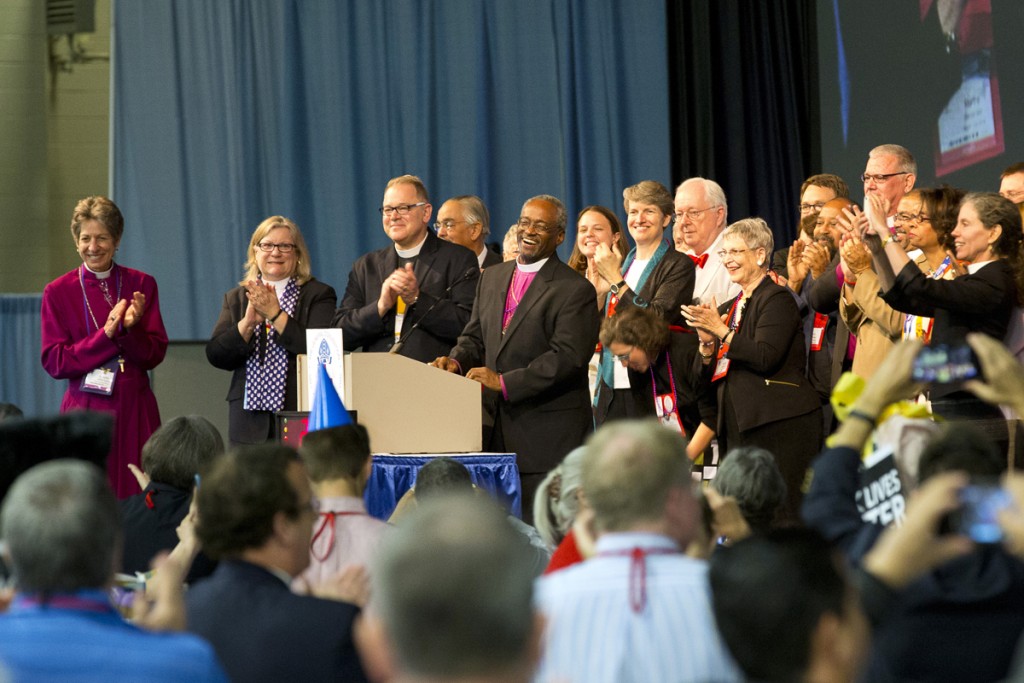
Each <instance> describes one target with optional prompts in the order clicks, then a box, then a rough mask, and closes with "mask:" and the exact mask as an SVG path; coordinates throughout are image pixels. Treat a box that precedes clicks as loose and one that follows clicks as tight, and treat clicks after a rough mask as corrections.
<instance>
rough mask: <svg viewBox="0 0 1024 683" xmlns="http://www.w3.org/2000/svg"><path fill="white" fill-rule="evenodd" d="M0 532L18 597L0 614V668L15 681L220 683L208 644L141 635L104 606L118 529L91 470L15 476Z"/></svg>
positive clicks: (61, 466)
mask: <svg viewBox="0 0 1024 683" xmlns="http://www.w3.org/2000/svg"><path fill="white" fill-rule="evenodd" d="M2 534H3V539H4V541H5V542H6V544H7V550H6V557H5V562H8V563H9V566H10V567H11V569H12V570H13V579H14V582H15V585H16V589H17V595H16V596H15V599H14V603H13V605H12V606H11V609H10V611H9V612H7V613H6V614H3V615H0V661H2V662H3V664H4V665H5V666H6V667H7V669H8V670H9V672H10V673H11V674H12V679H13V680H15V681H62V680H64V681H71V680H76V681H84V680H88V681H115V682H116V681H148V682H153V681H156V682H162V681H166V682H167V683H171V682H172V681H226V680H227V679H226V678H225V676H224V672H223V671H222V670H221V668H220V666H219V665H218V663H217V659H216V657H215V656H214V653H213V650H212V649H211V648H210V646H209V645H208V644H207V643H205V642H203V641H202V640H200V639H199V638H196V637H195V636H192V635H185V634H154V633H146V632H144V631H142V630H141V629H139V628H137V627H136V626H133V625H132V624H128V623H126V622H125V621H124V619H122V617H121V615H120V614H119V613H118V612H117V610H115V609H114V607H113V606H112V605H111V602H110V598H109V597H108V594H107V588H109V586H110V585H111V583H112V582H113V573H114V567H115V566H118V565H119V564H120V562H121V559H120V557H119V554H120V547H121V541H122V536H121V524H120V518H119V514H118V508H117V501H116V499H115V498H114V492H113V491H111V490H110V487H109V485H108V484H107V481H106V476H105V475H104V473H103V472H101V471H100V469H99V468H98V467H96V466H95V465H92V464H89V463H86V462H82V461H78V460H54V461H51V462H47V463H44V464H42V465H37V466H36V467H34V468H32V469H31V470H29V471H27V472H26V473H25V474H23V475H21V476H20V477H19V478H18V480H17V481H16V482H15V483H14V486H13V487H12V488H11V490H10V492H9V493H8V495H7V497H6V499H5V500H4V506H3V511H2ZM181 573H182V574H183V573H184V572H181ZM179 607H180V604H179ZM143 623H145V620H144V621H143ZM165 625H166V624H165Z"/></svg>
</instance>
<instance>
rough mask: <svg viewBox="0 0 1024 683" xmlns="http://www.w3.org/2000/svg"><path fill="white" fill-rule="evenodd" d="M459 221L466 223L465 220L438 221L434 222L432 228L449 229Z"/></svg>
mask: <svg viewBox="0 0 1024 683" xmlns="http://www.w3.org/2000/svg"><path fill="white" fill-rule="evenodd" d="M459 223H466V221H438V222H437V223H434V229H435V230H438V231H440V230H442V229H444V230H451V229H452V228H454V227H455V226H456V225H458V224H459Z"/></svg>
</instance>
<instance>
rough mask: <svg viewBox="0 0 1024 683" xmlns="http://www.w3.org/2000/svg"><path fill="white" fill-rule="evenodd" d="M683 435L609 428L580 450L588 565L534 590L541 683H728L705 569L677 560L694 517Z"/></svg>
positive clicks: (631, 424)
mask: <svg viewBox="0 0 1024 683" xmlns="http://www.w3.org/2000/svg"><path fill="white" fill-rule="evenodd" d="M685 453H686V443H685V442H684V440H683V437H682V435H680V434H679V433H678V432H675V433H673V432H672V431H670V430H668V429H665V428H664V427H662V426H661V425H660V424H659V423H658V422H657V421H654V420H651V421H625V420H624V421H619V422H612V423H609V424H607V425H605V426H604V427H602V428H601V429H599V430H598V431H597V433H596V434H594V437H593V438H592V439H591V440H590V442H589V443H588V444H587V446H586V452H585V454H584V459H583V477H582V479H583V490H584V491H586V493H587V501H588V502H589V503H590V506H591V507H592V508H593V510H594V521H595V524H596V526H597V530H598V533H599V537H598V540H597V546H596V554H595V556H594V557H592V558H591V559H589V560H587V561H586V562H583V563H581V564H577V565H574V566H571V567H568V568H566V569H563V570H561V571H559V572H556V573H554V574H550V575H548V576H546V577H544V578H542V579H540V580H539V582H538V584H537V604H538V606H539V607H540V609H541V611H542V612H543V613H544V615H545V616H546V617H547V619H548V629H547V634H546V638H545V641H546V642H545V651H544V657H543V659H542V661H541V668H540V674H539V676H538V680H540V681H561V680H572V681H588V682H589V683H595V682H596V683H600V682H601V681H608V682H609V683H611V682H612V681H677V682H685V681H701V682H704V681H736V680H739V673H738V671H737V670H736V668H735V665H734V663H733V662H732V659H731V658H730V657H729V654H728V653H727V651H726V649H725V646H724V645H723V643H722V640H721V638H720V637H719V635H718V631H717V630H716V628H715V622H714V618H713V617H712V614H711V605H710V589H709V585H708V574H707V565H706V563H705V562H704V561H702V560H697V559H692V558H690V557H686V556H684V555H683V548H685V547H686V545H687V544H688V543H689V541H690V540H691V539H692V538H693V537H694V534H695V531H696V527H697V524H698V520H699V518H700V512H699V506H698V504H697V500H696V498H695V496H694V492H693V488H692V486H693V484H692V482H691V478H690V461H689V459H688V458H687V457H686V455H685Z"/></svg>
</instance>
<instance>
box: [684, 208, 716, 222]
mask: <svg viewBox="0 0 1024 683" xmlns="http://www.w3.org/2000/svg"><path fill="white" fill-rule="evenodd" d="M717 208H718V207H717V206H709V207H707V208H706V209H688V210H687V211H677V212H676V214H675V218H674V220H675V222H676V223H682V222H683V218H684V217H686V218H689V219H690V220H691V221H695V220H698V219H699V218H700V215H701V214H702V213H704V212H705V211H710V210H711V209H717Z"/></svg>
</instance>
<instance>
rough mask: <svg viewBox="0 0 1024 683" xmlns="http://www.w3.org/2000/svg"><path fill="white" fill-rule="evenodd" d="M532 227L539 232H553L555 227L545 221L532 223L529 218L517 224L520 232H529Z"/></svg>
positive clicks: (521, 219)
mask: <svg viewBox="0 0 1024 683" xmlns="http://www.w3.org/2000/svg"><path fill="white" fill-rule="evenodd" d="M530 226H533V229H534V230H536V231H537V232H553V231H554V229H555V226H553V225H548V224H547V223H545V222H544V221H531V220H530V219H529V218H520V219H519V220H518V221H517V222H516V227H517V228H518V229H520V230H529V229H530Z"/></svg>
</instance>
